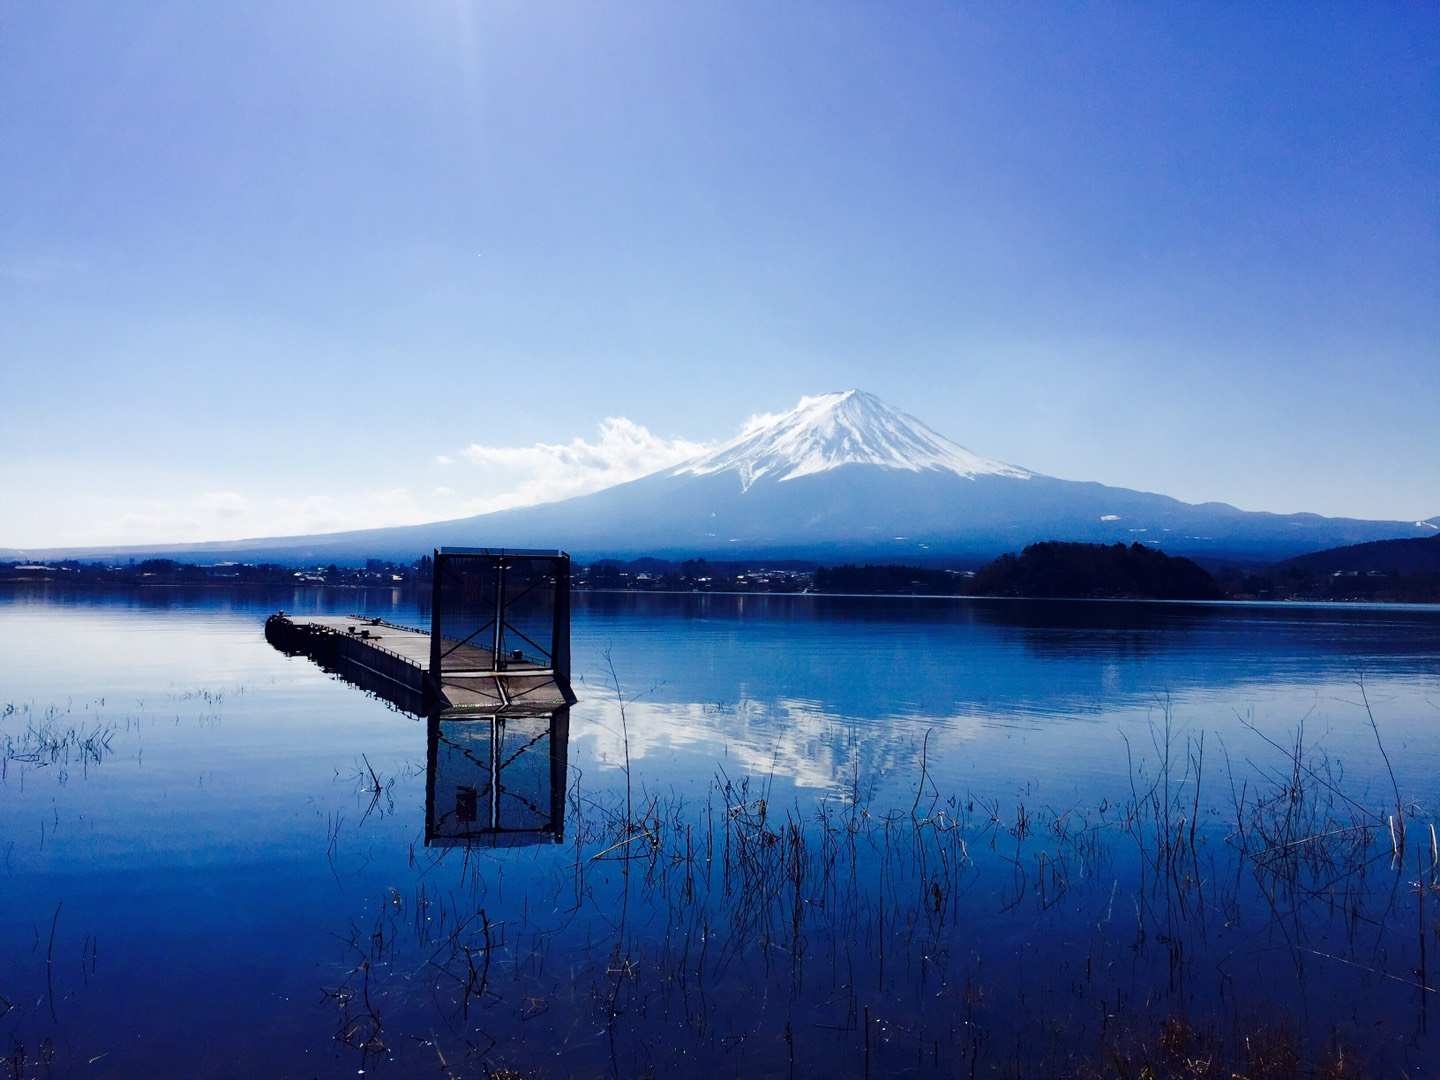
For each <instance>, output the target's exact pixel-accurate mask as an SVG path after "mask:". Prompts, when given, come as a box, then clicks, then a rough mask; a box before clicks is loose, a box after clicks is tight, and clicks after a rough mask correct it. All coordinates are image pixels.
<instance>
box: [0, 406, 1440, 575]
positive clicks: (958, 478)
mask: <svg viewBox="0 0 1440 1080" xmlns="http://www.w3.org/2000/svg"><path fill="white" fill-rule="evenodd" d="M1437 524H1440V521H1437V522H1432V523H1424V522H1413V523H1411V522H1397V521H1362V520H1355V519H1349V518H1326V517H1320V516H1318V515H1315V514H1268V513H1254V512H1248V511H1243V510H1239V509H1237V508H1235V507H1233V506H1229V505H1227V504H1225V503H1203V504H1192V503H1184V502H1181V501H1180V500H1178V499H1172V498H1170V497H1168V496H1165V495H1157V494H1152V493H1148V492H1141V491H1132V490H1129V489H1127V488H1117V487H1110V486H1107V485H1104V484H1097V483H1088V482H1082V481H1073V480H1060V479H1057V478H1055V477H1050V476H1044V475H1042V474H1039V473H1035V472H1031V471H1030V470H1028V469H1023V468H1020V467H1018V466H1014V465H1008V464H1005V463H1004V462H999V461H994V460H992V459H989V458H985V457H982V456H980V455H978V454H975V453H973V452H971V451H970V450H967V449H965V448H964V447H962V446H960V445H958V444H957V443H955V442H953V441H951V440H950V439H948V438H946V437H944V436H942V435H940V434H938V433H936V432H934V431H933V430H931V429H930V428H928V427H926V426H925V425H924V424H923V423H921V422H920V421H919V420H916V419H915V418H914V417H911V416H907V415H905V414H903V413H900V412H898V411H896V410H894V409H891V408H890V407H889V406H887V405H886V404H885V403H884V402H882V401H880V400H879V399H878V398H876V397H874V396H873V395H870V394H866V393H862V392H860V391H846V392H844V393H837V394H824V395H820V396H818V397H810V398H804V399H802V400H801V402H800V403H799V405H798V406H797V407H796V408H794V409H792V410H790V411H789V412H786V413H782V414H779V415H775V416H766V417H761V418H758V419H757V420H755V421H753V422H752V423H751V424H749V425H747V427H746V429H745V430H744V431H743V432H742V433H741V434H740V436H739V437H737V438H736V439H734V440H732V441H731V442H729V443H727V444H725V445H723V446H721V447H719V448H718V449H716V450H714V451H712V452H710V453H708V454H705V455H703V456H702V457H699V458H696V459H694V460H693V461H690V462H686V463H685V464H682V465H680V466H677V467H674V468H670V469H667V470H665V471H662V472H658V473H654V474H652V475H650V476H646V477H643V478H641V479H639V480H633V481H630V482H629V483H625V484H619V485H617V486H615V487H611V488H607V489H605V490H603V491H598V492H595V493H593V494H590V495H583V496H579V497H576V498H572V499H566V500H564V501H561V502H554V503H547V504H542V505H538V506H529V507H522V508H518V509H514V510H504V511H500V512H497V513H492V514H485V515H481V516H478V517H471V518H463V519H459V520H455V521H441V522H433V523H430V524H426V525H414V526H404V527H397V528H387V529H370V530H364V531H358V532H349V533H333V534H328V535H321V536H301V537H276V538H266V539H258V540H246V541H234V542H224V543H212V544H192V545H147V546H145V547H139V548H130V549H115V548H109V549H99V548H95V549H83V550H72V551H71V552H68V554H73V555H77V556H100V555H108V554H135V555H140V554H146V555H149V554H167V555H181V556H184V557H190V558H196V559H199V558H220V557H226V558H237V559H247V560H256V559H275V560H291V561H298V562H306V563H309V562H348V561H354V560H357V559H363V558H365V557H367V556H375V557H394V558H406V559H409V558H414V557H415V556H416V555H418V554H420V553H421V552H423V551H426V550H428V549H429V548H431V547H433V546H436V545H455V546H466V545H468V546H510V547H563V548H566V549H568V550H570V551H571V552H573V553H575V554H576V555H578V556H580V557H582V558H594V557H598V556H609V555H614V556H635V555H643V554H665V555H720V556H725V557H730V558H739V557H750V558H753V557H775V556H788V557H805V558H817V559H839V558H847V557H856V556H858V557H865V558H886V559H891V560H898V559H917V558H927V557H928V558H939V557H945V558H952V559H953V558H962V559H967V560H972V561H976V562H979V561H984V560H988V559H990V558H992V557H994V556H995V555H998V554H1002V553H1004V552H1009V551H1018V550H1020V549H1021V548H1023V547H1025V546H1026V545H1027V544H1030V543H1033V542H1035V541H1039V540H1077V541H1090V542H1102V543H1114V542H1117V541H1122V542H1125V543H1127V544H1128V543H1132V542H1137V541H1138V542H1141V543H1145V544H1149V545H1152V546H1159V547H1163V548H1164V549H1165V550H1166V551H1169V552H1172V553H1179V554H1186V555H1191V556H1197V557H1209V558H1216V559H1219V558H1233V559H1246V560H1265V561H1273V560H1276V559H1281V558H1286V557H1289V556H1293V555H1298V554H1301V553H1304V552H1311V551H1316V550H1319V549H1322V548H1329V547H1336V546H1338V545H1342V544H1354V543H1360V542H1364V541H1370V540H1380V539H1391V538H1397V537H1413V536H1433V535H1435V533H1436V525H1437ZM25 554H27V555H32V556H33V555H39V554H44V555H48V556H52V557H53V556H54V555H55V554H59V553H55V552H45V553H40V552H29V553H25Z"/></svg>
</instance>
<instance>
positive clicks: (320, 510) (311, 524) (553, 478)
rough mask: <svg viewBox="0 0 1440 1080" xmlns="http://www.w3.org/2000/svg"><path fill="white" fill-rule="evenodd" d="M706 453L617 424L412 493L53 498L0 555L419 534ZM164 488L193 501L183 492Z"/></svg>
mask: <svg viewBox="0 0 1440 1080" xmlns="http://www.w3.org/2000/svg"><path fill="white" fill-rule="evenodd" d="M708 449H710V446H709V445H707V444H705V443H699V442H693V441H691V440H689V439H683V438H665V437H663V436H660V435H656V434H655V433H653V432H652V431H650V430H649V429H647V428H646V427H644V426H643V425H642V424H637V423H635V422H634V421H632V420H627V419H625V418H624V417H618V416H611V417H606V418H605V419H604V420H602V421H601V422H600V424H599V425H598V426H597V429H596V433H595V435H594V437H593V438H591V439H585V438H575V439H572V440H570V441H569V442H566V443H534V444H532V445H529V446H494V445H487V444H483V443H471V444H470V445H469V446H466V447H464V448H463V449H461V450H452V451H451V452H449V453H442V454H435V455H433V456H431V457H429V458H427V460H429V461H433V465H430V466H429V468H427V467H426V466H424V465H421V466H419V467H417V468H416V469H415V475H414V478H413V483H406V484H404V485H403V486H391V487H373V488H355V487H349V486H342V485H343V484H344V481H346V480H347V479H350V477H349V476H348V475H343V474H342V475H339V476H337V477H336V480H337V481H339V482H338V483H336V485H335V486H334V487H333V488H330V489H328V490H327V491H325V493H323V494H320V493H310V494H305V493H304V492H303V491H301V492H295V491H286V490H285V488H284V486H283V478H277V477H267V478H265V479H266V481H267V482H266V483H265V485H264V486H265V488H267V489H268V490H253V489H252V490H243V491H242V490H232V489H229V488H219V487H216V488H214V489H210V490H200V491H198V492H197V491H195V490H194V489H191V491H190V492H189V493H185V494H179V495H170V494H166V495H163V496H162V495H159V494H156V493H155V488H153V487H152V489H151V492H147V493H145V494H140V493H138V492H133V491H131V492H122V491H117V490H103V489H100V490H97V489H90V490H80V491H71V492H65V493H63V496H57V495H56V493H55V492H53V491H52V492H50V493H49V496H50V497H47V498H46V499H43V500H42V499H40V498H38V496H32V497H23V498H20V499H17V500H15V501H16V502H17V503H18V504H19V505H22V506H29V507H31V508H33V510H34V513H32V514H30V515H28V517H26V518H25V519H23V520H12V521H9V522H7V523H5V524H6V525H8V527H9V529H10V530H12V531H10V532H9V535H4V536H0V546H8V545H11V544H13V545H15V546H24V547H31V548H40V547H71V546H73V547H81V546H84V547H89V546H102V545H120V544H150V543H155V544H167V543H190V542H195V541H204V540H222V541H225V540H242V539H249V538H255V537H266V536H298V535H305V534H309V533H326V532H345V531H349V530H353V529H373V528H382V527H385V526H389V525H418V524H422V523H424V522H428V521H444V520H447V519H453V518H462V517H470V516H472V515H475V514H486V513H490V512H492V511H495V510H506V509H510V508H512V507H517V506H529V505H531V504H534V503H540V502H549V501H551V500H554V499H564V498H569V497H570V496H573V495H583V494H586V493H587V492H591V491H598V490H599V489H601V488H604V487H609V486H610V485H612V484H619V483H623V482H625V481H626V480H634V479H636V478H638V477H641V476H644V475H646V474H647V473H651V472H655V471H657V470H660V469H664V468H668V467H669V466H672V465H678V464H679V463H680V462H682V461H685V460H687V459H689V458H692V457H695V456H697V455H699V454H702V453H704V452H706V451H707V450H708ZM439 468H444V470H445V471H444V473H443V482H442V478H441V476H439V475H437V474H436V473H435V472H433V471H431V470H434V469H439ZM151 479H152V480H157V481H158V480H159V479H160V478H159V477H155V476H152V477H151ZM277 480H279V481H280V486H277V484H276V481H277ZM156 486H157V487H163V488H173V489H179V490H180V491H182V492H183V491H184V488H183V486H182V485H181V484H179V483H168V482H166V483H158V484H157V485H156ZM257 486H258V485H257ZM47 507H48V509H46V508H47Z"/></svg>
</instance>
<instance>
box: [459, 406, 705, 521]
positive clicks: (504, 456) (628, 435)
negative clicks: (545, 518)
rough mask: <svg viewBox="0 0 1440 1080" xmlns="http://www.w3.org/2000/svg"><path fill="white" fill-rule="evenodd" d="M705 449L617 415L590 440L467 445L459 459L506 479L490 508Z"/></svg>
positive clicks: (567, 492)
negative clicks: (528, 444) (517, 444)
mask: <svg viewBox="0 0 1440 1080" xmlns="http://www.w3.org/2000/svg"><path fill="white" fill-rule="evenodd" d="M709 449H711V446H710V444H708V443H699V442H692V441H691V440H689V439H683V438H672V439H667V438H665V437H663V436H660V435H656V434H655V433H654V432H652V431H650V429H649V428H647V427H645V426H644V425H643V424H637V423H635V422H634V421H633V420H627V419H626V418H625V417H623V416H607V417H606V418H605V419H604V420H602V421H600V425H599V428H598V430H597V433H596V438H595V439H594V441H590V440H586V439H583V438H579V437H576V438H574V439H571V440H570V441H569V442H568V443H534V444H533V445H531V446H487V445H484V444H482V443H471V444H470V445H469V446H467V447H465V448H464V450H462V451H461V452H460V455H459V456H460V457H462V458H464V459H465V460H466V461H468V462H470V463H471V464H473V465H478V466H481V467H482V468H484V469H487V470H490V471H491V472H492V473H493V474H495V476H496V477H497V478H500V479H502V480H504V479H507V478H508V480H509V486H508V489H507V490H506V491H505V492H504V493H503V494H501V495H497V496H494V497H492V498H491V499H490V500H489V501H490V502H491V503H492V504H493V509H497V510H498V509H503V508H507V507H512V506H527V505H529V504H531V503H538V502H550V501H552V500H554V499H565V498H569V497H571V496H572V495H583V494H586V493H587V492H591V491H599V490H600V489H601V488H606V487H610V486H611V485H613V484H622V483H624V482H625V481H627V480H635V479H638V478H639V477H642V476H646V475H648V474H650V473H652V472H658V471H659V470H661V469H666V468H669V467H670V466H672V465H679V464H680V463H681V462H683V461H688V460H689V459H690V458H693V457H698V456H699V455H700V454H703V453H705V452H706V451H708V450H709Z"/></svg>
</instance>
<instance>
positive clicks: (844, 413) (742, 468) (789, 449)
mask: <svg viewBox="0 0 1440 1080" xmlns="http://www.w3.org/2000/svg"><path fill="white" fill-rule="evenodd" d="M842 465H879V466H881V467H883V468H887V469H900V470H903V471H906V472H924V471H936V472H946V473H953V474H954V475H956V476H960V477H965V478H966V479H974V478H975V477H977V476H1005V477H1010V478H1012V479H1017V480H1028V479H1030V478H1031V477H1032V476H1034V475H1035V474H1034V473H1031V472H1030V471H1029V470H1027V469H1021V468H1019V467H1017V466H1014V465H1007V464H1005V463H1004V462H1003V461H995V460H993V459H991V458H987V457H981V456H980V455H979V454H976V453H973V452H971V451H969V450H967V449H965V447H963V446H960V445H959V444H957V443H954V442H951V441H950V440H949V439H947V438H945V436H943V435H941V434H939V433H938V432H935V431H933V430H931V429H930V428H929V427H926V426H925V425H924V424H922V423H921V422H920V421H919V420H917V419H915V418H914V417H913V416H907V415H906V414H905V413H902V412H899V411H897V410H895V409H892V408H891V407H890V406H889V405H886V404H885V403H884V402H883V401H881V400H880V399H879V398H877V397H876V396H875V395H873V394H867V393H865V392H864V391H862V390H845V391H842V392H840V393H833V394H820V395H818V396H815V397H804V398H801V399H800V404H798V405H796V406H795V408H793V409H791V410H790V411H789V412H784V413H778V414H771V415H767V416H760V417H756V418H755V419H754V420H752V421H751V422H750V423H749V424H747V425H746V427H745V430H744V431H743V432H741V434H740V435H739V436H738V437H737V438H735V439H732V440H731V441H730V442H728V443H726V444H725V445H724V446H721V447H720V448H719V449H717V450H714V451H712V452H710V453H708V454H705V455H703V456H702V457H699V458H696V459H695V460H693V461H688V462H685V463H684V464H682V465H678V466H676V467H675V468H674V469H671V470H670V471H669V473H668V474H667V475H670V476H710V475H713V474H715V473H722V472H733V473H735V474H737V475H738V476H739V478H740V489H741V490H742V491H749V490H750V487H751V486H752V485H753V484H755V482H756V481H758V480H761V479H763V478H765V477H770V478H772V479H774V480H775V481H776V482H783V481H786V480H794V479H796V478H797V477H801V476H813V475H815V474H816V473H823V472H829V471H830V470H831V469H836V468H839V467H840V466H842Z"/></svg>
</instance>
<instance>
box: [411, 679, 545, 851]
mask: <svg viewBox="0 0 1440 1080" xmlns="http://www.w3.org/2000/svg"><path fill="white" fill-rule="evenodd" d="M569 748H570V710H569V708H568V707H566V708H561V709H556V710H554V711H553V712H548V713H529V714H526V713H521V712H502V713H498V714H495V715H492V716H488V717H480V716H466V717H464V718H463V719H462V718H454V717H449V716H432V717H430V718H429V753H428V757H427V759H426V769H425V844H426V846H427V847H446V846H451V845H456V844H470V843H483V844H489V845H493V846H507V847H508V846H514V845H517V844H533V843H542V842H546V841H552V842H554V843H559V842H560V841H561V840H563V839H564V836H565V771H566V766H567V763H568V760H569Z"/></svg>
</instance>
